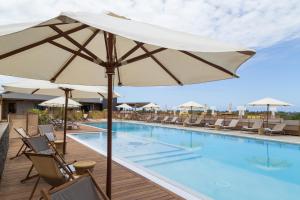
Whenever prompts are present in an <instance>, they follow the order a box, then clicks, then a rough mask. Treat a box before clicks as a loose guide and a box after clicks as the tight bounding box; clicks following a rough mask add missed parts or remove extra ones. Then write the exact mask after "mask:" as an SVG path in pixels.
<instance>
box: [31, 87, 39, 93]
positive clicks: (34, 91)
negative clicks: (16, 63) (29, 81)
mask: <svg viewBox="0 0 300 200" xmlns="http://www.w3.org/2000/svg"><path fill="white" fill-rule="evenodd" d="M39 90H40V89H39V88H38V89H35V90H33V91H32V92H31V94H34V93H36V92H37V91H39Z"/></svg>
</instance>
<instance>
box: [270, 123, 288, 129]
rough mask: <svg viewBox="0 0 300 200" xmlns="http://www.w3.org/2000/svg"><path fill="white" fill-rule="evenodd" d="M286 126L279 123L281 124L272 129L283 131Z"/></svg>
mask: <svg viewBox="0 0 300 200" xmlns="http://www.w3.org/2000/svg"><path fill="white" fill-rule="evenodd" d="M285 126H286V124H284V123H281V124H276V125H275V126H274V127H273V129H272V130H273V131H283V129H284V128H285Z"/></svg>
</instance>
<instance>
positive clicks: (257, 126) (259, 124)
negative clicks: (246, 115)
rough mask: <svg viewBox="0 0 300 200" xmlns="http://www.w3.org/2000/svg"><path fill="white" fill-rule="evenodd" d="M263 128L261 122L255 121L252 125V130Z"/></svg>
mask: <svg viewBox="0 0 300 200" xmlns="http://www.w3.org/2000/svg"><path fill="white" fill-rule="evenodd" d="M262 126H263V122H262V121H255V122H254V124H253V125H252V128H254V129H260V128H261V127H262Z"/></svg>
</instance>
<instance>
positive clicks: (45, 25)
mask: <svg viewBox="0 0 300 200" xmlns="http://www.w3.org/2000/svg"><path fill="white" fill-rule="evenodd" d="M78 23H79V22H74V23H72V24H78ZM66 24H68V25H69V24H70V23H66V22H58V23H53V24H43V25H38V26H35V27H32V28H43V27H49V26H51V25H55V26H57V25H58V26H59V25H66Z"/></svg>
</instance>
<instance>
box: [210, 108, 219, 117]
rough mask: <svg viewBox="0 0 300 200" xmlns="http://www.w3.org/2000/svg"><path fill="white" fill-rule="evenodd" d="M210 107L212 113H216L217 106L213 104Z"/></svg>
mask: <svg viewBox="0 0 300 200" xmlns="http://www.w3.org/2000/svg"><path fill="white" fill-rule="evenodd" d="M210 109H211V115H215V111H216V109H217V107H216V106H211V107H210Z"/></svg>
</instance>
